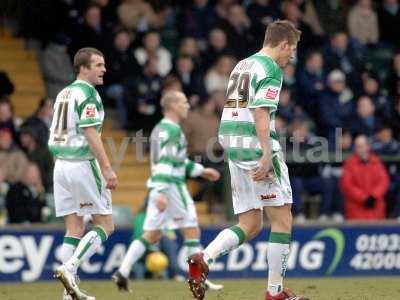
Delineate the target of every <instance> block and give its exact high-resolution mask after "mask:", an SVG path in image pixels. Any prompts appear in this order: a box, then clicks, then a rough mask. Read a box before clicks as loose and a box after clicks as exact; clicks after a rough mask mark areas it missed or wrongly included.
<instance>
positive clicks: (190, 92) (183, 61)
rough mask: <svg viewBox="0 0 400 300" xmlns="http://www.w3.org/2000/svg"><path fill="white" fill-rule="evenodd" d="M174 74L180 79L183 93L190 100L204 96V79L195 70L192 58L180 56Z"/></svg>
mask: <svg viewBox="0 0 400 300" xmlns="http://www.w3.org/2000/svg"><path fill="white" fill-rule="evenodd" d="M173 73H174V74H175V75H176V76H177V77H178V78H179V80H180V82H181V83H182V87H183V92H184V93H185V95H186V96H187V97H188V98H191V97H192V96H197V97H200V96H201V95H203V94H204V86H203V81H202V80H203V78H202V76H201V74H199V72H198V71H197V70H196V69H195V64H194V62H193V60H192V58H191V57H190V56H179V57H178V59H177V60H176V65H175V70H174V72H173Z"/></svg>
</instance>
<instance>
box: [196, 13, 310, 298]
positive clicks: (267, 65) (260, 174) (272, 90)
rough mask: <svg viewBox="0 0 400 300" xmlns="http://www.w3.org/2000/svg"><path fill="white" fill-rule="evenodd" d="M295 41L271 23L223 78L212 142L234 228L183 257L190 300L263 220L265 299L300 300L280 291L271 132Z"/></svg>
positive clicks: (283, 205) (277, 179) (280, 238)
mask: <svg viewBox="0 0 400 300" xmlns="http://www.w3.org/2000/svg"><path fill="white" fill-rule="evenodd" d="M300 34H301V32H300V31H298V30H297V29H296V28H295V27H294V26H293V24H291V23H290V22H288V21H275V22H273V23H271V24H270V25H268V27H267V30H266V33H265V39H264V44H263V46H262V48H261V49H260V51H259V52H257V53H255V54H254V55H252V56H250V57H248V58H246V59H244V60H242V61H240V62H239V63H238V64H237V65H236V66H235V68H234V69H233V71H232V73H231V75H230V78H229V83H228V88H227V97H226V98H227V101H226V104H225V107H224V110H223V113H222V117H221V123H220V128H219V132H218V136H219V142H220V144H222V146H223V147H224V150H225V153H226V156H227V158H228V163H229V171H230V175H231V186H232V201H233V210H234V213H235V214H237V215H238V216H239V223H238V224H237V225H235V226H232V227H230V228H227V229H225V230H223V231H221V232H220V233H219V234H218V236H217V237H216V238H215V239H214V240H213V241H212V242H211V243H210V244H209V245H208V246H207V247H206V248H205V249H204V250H203V251H202V252H200V253H197V254H195V255H193V256H191V257H190V258H189V260H188V263H189V280H188V282H189V287H190V289H191V291H192V293H193V296H194V297H195V298H196V299H203V298H204V293H205V290H204V288H203V286H204V285H203V281H204V280H205V278H206V277H207V274H208V270H209V265H210V264H212V263H213V262H215V260H216V259H217V258H218V257H220V256H221V255H224V254H226V253H228V252H230V251H232V250H233V249H235V248H237V247H238V246H240V245H241V244H242V243H244V242H245V241H246V240H250V239H252V238H253V237H255V236H256V235H257V234H258V233H259V232H260V230H261V229H262V224H263V213H265V214H266V216H267V217H268V219H269V221H270V222H271V232H270V235H269V243H268V254H267V258H268V284H267V289H266V294H265V299H266V300H304V299H305V298H304V297H302V296H296V295H295V294H294V293H293V292H291V291H290V290H289V289H287V288H284V287H283V277H284V276H285V271H286V268H287V260H288V257H289V253H290V241H291V230H292V215H291V203H292V192H291V187H290V182H289V174H288V169H287V167H286V164H285V162H284V158H283V154H282V150H281V146H280V144H279V141H278V135H277V133H276V131H275V115H276V111H277V109H278V102H279V94H280V90H281V87H282V68H283V67H285V66H286V65H287V64H288V63H289V60H290V58H291V57H293V55H294V52H295V50H296V47H297V43H298V41H299V39H300Z"/></svg>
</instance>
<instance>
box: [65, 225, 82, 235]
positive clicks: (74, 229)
mask: <svg viewBox="0 0 400 300" xmlns="http://www.w3.org/2000/svg"><path fill="white" fill-rule="evenodd" d="M84 234H85V225H84V224H83V223H82V224H79V223H77V224H75V225H74V226H69V228H67V232H66V235H68V236H73V237H82V236H83V235H84Z"/></svg>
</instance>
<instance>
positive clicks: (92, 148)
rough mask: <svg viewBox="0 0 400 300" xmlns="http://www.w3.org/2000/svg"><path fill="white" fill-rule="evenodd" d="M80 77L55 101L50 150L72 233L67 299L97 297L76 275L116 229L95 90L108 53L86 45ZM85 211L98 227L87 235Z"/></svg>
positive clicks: (59, 207) (63, 272) (112, 180)
mask: <svg viewBox="0 0 400 300" xmlns="http://www.w3.org/2000/svg"><path fill="white" fill-rule="evenodd" d="M74 68H75V71H76V73H77V79H76V80H75V81H74V82H73V83H71V84H70V85H68V86H67V87H65V88H64V89H63V90H62V91H61V92H60V93H59V94H58V96H57V99H56V102H55V104H54V117H53V121H52V124H51V128H50V138H49V142H48V145H49V148H50V151H51V152H52V154H53V155H54V157H55V158H56V162H55V167H54V200H55V209H56V215H57V216H58V217H63V218H64V221H65V226H66V234H65V237H64V241H63V244H62V247H61V254H62V263H63V264H62V265H61V266H60V267H58V268H56V269H55V277H56V278H57V279H59V280H60V281H61V282H62V284H63V285H64V287H65V291H64V295H63V299H64V300H67V299H78V300H83V299H86V300H89V299H95V298H94V297H92V296H87V295H85V294H84V293H83V292H81V291H80V290H79V288H78V286H77V282H76V279H75V277H76V273H77V269H78V267H79V266H80V264H81V263H82V262H83V261H84V260H87V259H89V258H90V257H91V256H92V255H93V254H94V253H96V251H97V250H98V248H99V247H100V246H101V244H102V243H104V242H105V241H106V240H107V237H108V236H109V235H110V234H111V233H112V232H113V230H114V225H113V221H112V204H111V192H110V189H114V188H115V187H116V185H117V177H116V175H115V173H114V171H113V170H112V168H111V164H110V162H109V160H108V158H107V155H106V153H105V150H104V146H103V143H102V141H101V138H100V134H101V128H102V125H103V121H104V108H103V104H102V101H101V98H100V96H99V94H98V92H97V91H96V89H95V86H96V85H101V84H103V75H104V73H105V71H106V69H105V62H104V56H103V54H102V53H101V52H100V51H99V50H97V49H94V48H82V49H80V50H79V51H78V52H77V53H76V55H75V57H74ZM84 215H91V216H92V219H93V224H94V225H95V226H94V227H93V229H92V230H91V231H89V232H87V233H86V234H85V232H84V230H85V226H84V221H83V216H84Z"/></svg>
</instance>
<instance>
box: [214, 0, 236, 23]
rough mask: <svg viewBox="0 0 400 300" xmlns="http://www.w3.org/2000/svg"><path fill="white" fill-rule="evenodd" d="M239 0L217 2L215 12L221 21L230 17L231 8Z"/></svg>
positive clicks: (219, 0) (218, 0)
mask: <svg viewBox="0 0 400 300" xmlns="http://www.w3.org/2000/svg"><path fill="white" fill-rule="evenodd" d="M236 2H237V0H217V1H216V3H215V12H216V14H217V18H218V19H219V20H223V19H226V18H227V17H228V12H229V8H230V7H231V6H232V5H233V4H235V3H236Z"/></svg>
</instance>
